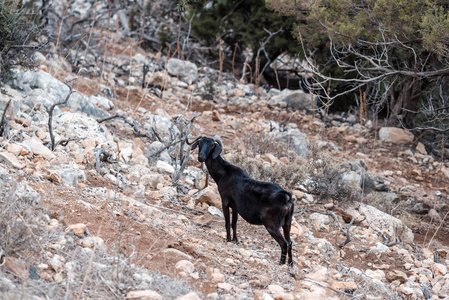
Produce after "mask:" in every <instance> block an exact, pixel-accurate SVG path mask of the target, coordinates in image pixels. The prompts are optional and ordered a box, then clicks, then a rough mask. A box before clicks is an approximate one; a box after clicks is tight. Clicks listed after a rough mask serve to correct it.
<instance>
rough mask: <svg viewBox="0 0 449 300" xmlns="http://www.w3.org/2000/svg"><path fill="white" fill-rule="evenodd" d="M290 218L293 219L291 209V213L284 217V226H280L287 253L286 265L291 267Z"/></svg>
mask: <svg viewBox="0 0 449 300" xmlns="http://www.w3.org/2000/svg"><path fill="white" fill-rule="evenodd" d="M292 217H293V208H292V210H291V212H290V213H289V214H288V215H287V216H286V217H285V224H284V226H282V230H283V231H284V237H285V240H286V241H287V253H288V265H289V266H293V257H292V240H291V239H290V229H291V227H292Z"/></svg>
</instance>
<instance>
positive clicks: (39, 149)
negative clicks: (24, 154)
mask: <svg viewBox="0 0 449 300" xmlns="http://www.w3.org/2000/svg"><path fill="white" fill-rule="evenodd" d="M23 144H24V145H26V146H28V147H30V149H31V152H33V153H34V154H35V155H40V156H42V157H44V158H45V159H48V160H49V159H52V158H54V157H55V154H54V153H53V152H51V150H50V149H48V148H47V147H45V146H44V144H42V141H41V140H39V139H37V138H31V139H28V140H25V141H23Z"/></svg>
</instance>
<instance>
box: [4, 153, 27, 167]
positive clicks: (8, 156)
mask: <svg viewBox="0 0 449 300" xmlns="http://www.w3.org/2000/svg"><path fill="white" fill-rule="evenodd" d="M0 163H3V164H4V165H6V166H7V167H10V168H16V169H19V170H21V169H23V168H25V165H24V164H23V163H21V162H20V161H19V160H18V159H17V157H16V156H15V155H14V154H12V153H9V152H0Z"/></svg>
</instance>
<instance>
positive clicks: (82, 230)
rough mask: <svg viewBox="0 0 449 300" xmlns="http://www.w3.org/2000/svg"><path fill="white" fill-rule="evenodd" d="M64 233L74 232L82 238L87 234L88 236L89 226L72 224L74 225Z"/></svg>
mask: <svg viewBox="0 0 449 300" xmlns="http://www.w3.org/2000/svg"><path fill="white" fill-rule="evenodd" d="M64 231H65V232H72V231H73V233H74V234H75V235H77V236H79V237H82V236H84V235H85V234H87V226H86V224H83V223H78V224H72V225H69V226H68V227H67V228H66V229H65V230H64Z"/></svg>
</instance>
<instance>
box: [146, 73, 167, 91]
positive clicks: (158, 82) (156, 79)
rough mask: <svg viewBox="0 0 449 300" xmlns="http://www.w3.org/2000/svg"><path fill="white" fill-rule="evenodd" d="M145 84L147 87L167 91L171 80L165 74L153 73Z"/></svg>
mask: <svg viewBox="0 0 449 300" xmlns="http://www.w3.org/2000/svg"><path fill="white" fill-rule="evenodd" d="M145 82H146V83H147V84H148V85H149V86H154V87H157V88H160V89H163V90H167V88H168V87H169V84H170V82H171V78H170V76H169V75H168V74H167V73H166V72H155V73H154V74H152V75H151V76H150V77H147V79H146V80H145Z"/></svg>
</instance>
